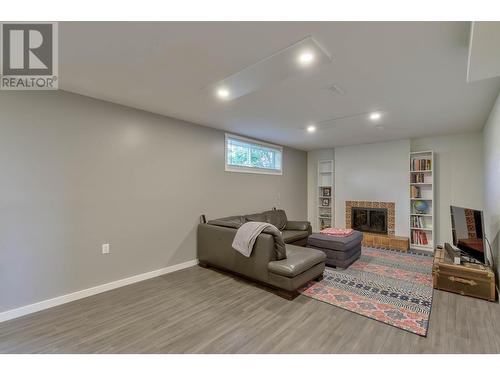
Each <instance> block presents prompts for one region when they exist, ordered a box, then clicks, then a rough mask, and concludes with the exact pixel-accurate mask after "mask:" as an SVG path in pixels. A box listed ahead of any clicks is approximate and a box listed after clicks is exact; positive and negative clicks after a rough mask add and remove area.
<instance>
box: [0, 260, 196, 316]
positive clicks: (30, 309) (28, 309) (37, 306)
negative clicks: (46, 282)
mask: <svg viewBox="0 0 500 375" xmlns="http://www.w3.org/2000/svg"><path fill="white" fill-rule="evenodd" d="M197 264H198V259H194V260H189V261H187V262H184V263H179V264H174V265H173V266H169V267H165V268H160V269H158V270H154V271H150V272H146V273H141V274H139V275H134V276H130V277H127V278H125V279H120V280H116V281H111V282H110V283H106V284H101V285H97V286H94V287H92V288H88V289H83V290H79V291H77V292H73V293H69V294H65V295H62V296H59V297H55V298H51V299H46V300H44V301H40V302H36V303H33V304H31V305H26V306H21V307H18V308H16V309H12V310H7V311H4V312H2V313H0V322H5V321H7V320H11V319H15V318H18V317H20V316H24V315H28V314H32V313H34V312H37V311H41V310H45V309H49V308H51V307H54V306H59V305H62V304H65V303H68V302H72V301H76V300H78V299H82V298H85V297H90V296H93V295H95V294H99V293H103V292H107V291H108V290H112V289H116V288H121V287H122V286H126V285H130V284H134V283H138V282H139V281H144V280H148V279H152V278H153V277H158V276H161V275H165V274H167V273H172V272H175V271H179V270H182V269H184V268H188V267H192V266H195V265H197Z"/></svg>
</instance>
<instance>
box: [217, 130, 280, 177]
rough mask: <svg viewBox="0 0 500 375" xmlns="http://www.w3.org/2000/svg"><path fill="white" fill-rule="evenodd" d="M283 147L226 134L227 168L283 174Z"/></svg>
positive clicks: (234, 170) (236, 170) (228, 169)
mask: <svg viewBox="0 0 500 375" xmlns="http://www.w3.org/2000/svg"><path fill="white" fill-rule="evenodd" d="M281 156H282V148H281V147H279V146H274V145H270V144H267V143H260V142H257V141H253V140H250V139H246V138H243V137H238V136H234V135H230V134H226V170H227V171H232V172H256V173H272V174H282V168H281Z"/></svg>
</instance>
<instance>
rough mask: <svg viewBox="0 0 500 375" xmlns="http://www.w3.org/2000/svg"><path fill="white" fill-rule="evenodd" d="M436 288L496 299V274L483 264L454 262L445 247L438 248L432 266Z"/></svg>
mask: <svg viewBox="0 0 500 375" xmlns="http://www.w3.org/2000/svg"><path fill="white" fill-rule="evenodd" d="M432 276H433V284H434V288H435V289H441V290H446V291H448V292H453V293H458V294H462V295H465V296H471V297H476V298H482V299H486V300H489V301H495V300H496V293H495V292H496V291H495V274H494V273H493V271H492V270H491V268H490V267H487V266H483V265H481V264H474V263H463V264H454V263H453V262H452V261H451V259H449V257H448V255H447V254H446V250H445V249H436V252H435V253H434V265H433V268H432Z"/></svg>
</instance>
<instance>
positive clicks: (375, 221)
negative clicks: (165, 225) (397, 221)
mask: <svg viewBox="0 0 500 375" xmlns="http://www.w3.org/2000/svg"><path fill="white" fill-rule="evenodd" d="M351 221H352V222H351V228H352V229H355V230H359V231H361V232H370V233H380V234H387V209H386V208H363V207H352V212H351Z"/></svg>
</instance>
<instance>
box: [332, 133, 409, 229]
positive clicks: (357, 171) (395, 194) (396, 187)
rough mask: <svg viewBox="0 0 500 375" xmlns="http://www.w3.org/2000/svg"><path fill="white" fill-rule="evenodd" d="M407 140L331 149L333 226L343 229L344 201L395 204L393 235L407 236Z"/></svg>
mask: <svg viewBox="0 0 500 375" xmlns="http://www.w3.org/2000/svg"><path fill="white" fill-rule="evenodd" d="M409 152H410V141H409V140H408V139H403V140H400V141H390V142H380V143H371V144H364V145H356V146H343V147H336V148H335V189H334V190H335V216H336V218H335V223H336V225H337V226H338V227H340V228H345V202H346V201H382V202H395V204H396V207H395V211H396V212H395V213H396V223H395V226H396V235H397V236H408V222H409V216H410V203H409V199H408V174H409V172H408V169H409V168H408V153H409Z"/></svg>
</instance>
